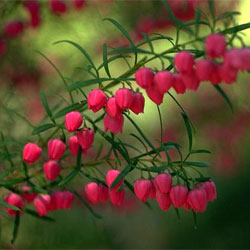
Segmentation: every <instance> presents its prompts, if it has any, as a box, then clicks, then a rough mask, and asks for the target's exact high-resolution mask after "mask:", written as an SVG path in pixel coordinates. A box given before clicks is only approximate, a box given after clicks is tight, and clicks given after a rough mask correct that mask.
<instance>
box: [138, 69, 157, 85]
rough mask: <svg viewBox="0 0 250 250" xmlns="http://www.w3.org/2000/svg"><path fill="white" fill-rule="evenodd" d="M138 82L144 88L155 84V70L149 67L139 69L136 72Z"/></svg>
mask: <svg viewBox="0 0 250 250" xmlns="http://www.w3.org/2000/svg"><path fill="white" fill-rule="evenodd" d="M135 80H136V82H137V84H138V85H139V86H140V87H142V88H143V89H147V88H148V87H150V86H151V85H152V84H153V80H154V72H153V71H152V70H151V69H149V68H141V69H138V70H137V71H136V73H135Z"/></svg>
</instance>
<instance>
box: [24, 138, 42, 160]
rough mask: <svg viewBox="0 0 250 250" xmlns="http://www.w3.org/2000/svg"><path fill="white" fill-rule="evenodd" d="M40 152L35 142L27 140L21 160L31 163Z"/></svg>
mask: <svg viewBox="0 0 250 250" xmlns="http://www.w3.org/2000/svg"><path fill="white" fill-rule="evenodd" d="M41 153H42V149H41V148H40V147H39V146H37V145H36V144H35V143H32V142H29V143H27V144H26V145H25V146H24V148H23V161H25V162H26V163H28V164H31V163H33V162H35V161H37V160H38V159H39V158H40V156H41Z"/></svg>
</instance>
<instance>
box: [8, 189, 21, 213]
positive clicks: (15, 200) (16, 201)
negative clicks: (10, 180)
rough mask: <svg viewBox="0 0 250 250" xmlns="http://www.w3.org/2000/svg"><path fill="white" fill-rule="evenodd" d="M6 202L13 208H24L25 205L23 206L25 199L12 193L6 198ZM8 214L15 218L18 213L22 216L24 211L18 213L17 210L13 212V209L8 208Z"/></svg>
mask: <svg viewBox="0 0 250 250" xmlns="http://www.w3.org/2000/svg"><path fill="white" fill-rule="evenodd" d="M4 201H5V202H6V203H8V204H10V205H12V206H15V207H18V208H23V207H24V204H23V199H22V197H21V196H20V195H18V194H15V193H10V194H8V195H6V196H5V197H4ZM6 212H7V213H8V214H9V215H11V216H14V215H16V214H17V213H18V212H19V213H20V214H23V212H22V211H16V210H13V209H11V208H8V207H7V208H6Z"/></svg>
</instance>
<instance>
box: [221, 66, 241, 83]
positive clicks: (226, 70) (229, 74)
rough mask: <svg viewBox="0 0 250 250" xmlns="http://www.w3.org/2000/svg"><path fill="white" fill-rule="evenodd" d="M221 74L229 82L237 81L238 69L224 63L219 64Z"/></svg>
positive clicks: (223, 79) (222, 78)
mask: <svg viewBox="0 0 250 250" xmlns="http://www.w3.org/2000/svg"><path fill="white" fill-rule="evenodd" d="M219 76H220V79H221V81H224V82H225V83H227V84H230V83H234V82H236V81H237V76H238V70H237V69H235V68H232V67H229V66H227V65H226V64H223V65H221V66H219Z"/></svg>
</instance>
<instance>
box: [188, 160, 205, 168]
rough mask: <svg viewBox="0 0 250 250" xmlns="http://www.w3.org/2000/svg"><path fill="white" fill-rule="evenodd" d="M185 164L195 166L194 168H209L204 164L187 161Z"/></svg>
mask: <svg viewBox="0 0 250 250" xmlns="http://www.w3.org/2000/svg"><path fill="white" fill-rule="evenodd" d="M184 164H186V165H190V166H194V167H202V168H208V167H209V165H208V164H207V163H204V162H195V161H185V162H184Z"/></svg>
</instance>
